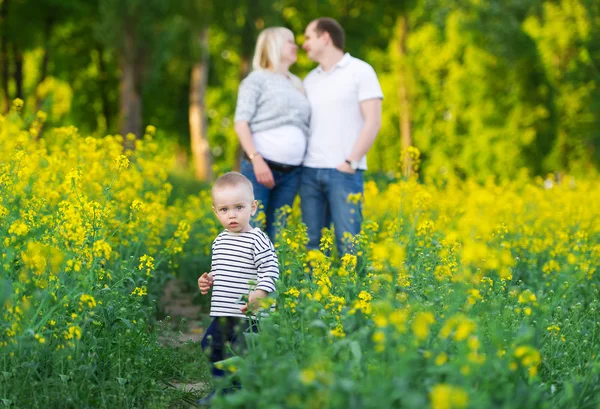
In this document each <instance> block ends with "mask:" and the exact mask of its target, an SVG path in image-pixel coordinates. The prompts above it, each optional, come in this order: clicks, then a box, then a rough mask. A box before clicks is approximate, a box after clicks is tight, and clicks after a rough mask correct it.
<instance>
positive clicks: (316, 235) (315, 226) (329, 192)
mask: <svg viewBox="0 0 600 409" xmlns="http://www.w3.org/2000/svg"><path fill="white" fill-rule="evenodd" d="M363 173H364V171H362V170H357V171H356V173H353V174H350V173H343V172H340V171H339V170H337V169H321V168H306V167H305V168H302V181H301V183H300V204H301V207H302V221H303V222H304V224H306V227H307V230H308V246H307V248H308V249H309V250H313V249H318V248H319V242H320V241H321V230H322V229H323V227H329V224H330V223H331V222H333V227H334V229H335V242H336V246H337V249H338V252H339V254H340V255H341V254H343V253H347V252H348V251H349V248H347V246H346V245H344V244H343V243H342V238H343V237H344V233H345V232H348V233H350V234H352V235H353V236H354V235H356V234H358V233H359V232H360V227H361V223H362V197H361V200H359V201H358V202H356V201H349V200H348V195H350V194H356V193H361V195H362V193H363Z"/></svg>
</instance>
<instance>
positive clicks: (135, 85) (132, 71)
mask: <svg viewBox="0 0 600 409" xmlns="http://www.w3.org/2000/svg"><path fill="white" fill-rule="evenodd" d="M133 30H134V29H133V27H132V24H131V23H130V22H128V23H126V24H125V37H124V44H123V45H124V50H123V54H122V55H121V80H120V82H121V84H120V87H119V90H120V102H119V106H120V117H121V118H120V120H121V124H120V126H119V128H120V132H121V135H123V137H126V136H127V134H129V133H133V134H135V135H136V137H138V138H139V137H140V136H141V134H142V98H141V95H140V74H141V72H140V71H141V65H140V64H139V61H138V59H139V55H138V49H137V47H136V38H135V35H134V31H133Z"/></svg>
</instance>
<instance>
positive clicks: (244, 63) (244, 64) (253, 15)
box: [233, 0, 260, 172]
mask: <svg viewBox="0 0 600 409" xmlns="http://www.w3.org/2000/svg"><path fill="white" fill-rule="evenodd" d="M259 9H260V4H259V2H258V1H256V0H254V1H252V2H249V3H248V16H247V18H246V22H245V24H244V28H243V33H242V50H241V53H240V54H241V55H240V59H241V61H240V81H241V80H243V79H244V78H246V76H247V75H248V74H249V73H250V71H251V70H252V67H251V64H250V58H251V57H252V53H253V52H254V45H255V41H256V21H257V19H258V18H259V15H260V14H259V13H260V10H259ZM243 156H244V149H243V148H242V145H241V144H239V143H238V146H237V149H236V152H235V162H234V164H233V170H235V171H238V172H239V170H240V168H241V162H242V157H243Z"/></svg>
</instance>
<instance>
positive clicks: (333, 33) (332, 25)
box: [314, 17, 346, 51]
mask: <svg viewBox="0 0 600 409" xmlns="http://www.w3.org/2000/svg"><path fill="white" fill-rule="evenodd" d="M314 21H315V22H316V23H317V24H316V27H315V30H316V32H317V35H321V34H323V33H329V37H331V41H332V42H333V45H334V46H335V47H336V48H338V49H340V50H341V51H344V42H345V38H346V35H345V34H344V29H343V27H342V26H341V25H340V23H338V22H337V21H336V20H334V19H332V18H330V17H320V18H318V19H316V20H314Z"/></svg>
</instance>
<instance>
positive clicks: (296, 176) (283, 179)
mask: <svg viewBox="0 0 600 409" xmlns="http://www.w3.org/2000/svg"><path fill="white" fill-rule="evenodd" d="M271 172H272V173H273V179H274V180H275V186H273V189H269V188H268V187H266V186H265V185H262V184H260V183H258V180H256V175H255V174H254V168H253V167H252V164H251V163H250V162H249V161H248V160H247V159H244V160H242V166H241V173H242V175H244V176H246V177H247V178H248V179H250V181H251V182H252V186H253V187H254V198H255V199H256V200H258V202H259V211H258V212H256V215H255V216H254V218H253V220H252V221H253V226H258V227H263V228H264V229H265V233H267V235H268V236H269V238H270V239H271V241H272V242H275V237H276V235H277V230H276V226H275V221H276V217H277V210H279V209H281V208H282V207H283V206H286V205H287V206H290V207H292V205H293V204H294V198H295V197H296V193H297V192H298V187H299V185H300V175H301V173H302V167H301V166H298V167H297V168H294V169H292V170H290V171H289V172H280V171H278V170H273V169H271ZM260 205H262V208H261V207H260ZM261 210H262V211H263V212H264V213H265V216H266V226H260V225H259V224H257V216H258V213H259V212H260V211H261Z"/></svg>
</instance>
